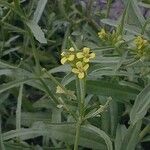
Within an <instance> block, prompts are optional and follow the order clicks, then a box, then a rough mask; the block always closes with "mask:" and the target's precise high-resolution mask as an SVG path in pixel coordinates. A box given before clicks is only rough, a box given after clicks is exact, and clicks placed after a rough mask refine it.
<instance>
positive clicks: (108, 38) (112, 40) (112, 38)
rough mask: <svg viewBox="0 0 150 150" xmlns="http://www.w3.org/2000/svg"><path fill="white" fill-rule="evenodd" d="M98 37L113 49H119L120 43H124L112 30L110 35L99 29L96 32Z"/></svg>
mask: <svg viewBox="0 0 150 150" xmlns="http://www.w3.org/2000/svg"><path fill="white" fill-rule="evenodd" d="M98 36H99V38H100V39H101V40H103V41H105V42H107V44H110V45H113V46H115V47H119V46H120V45H121V44H122V43H124V40H123V39H122V37H121V36H120V35H118V33H117V32H116V31H115V30H113V32H112V33H109V32H106V30H105V29H103V28H102V29H101V31H100V32H98Z"/></svg>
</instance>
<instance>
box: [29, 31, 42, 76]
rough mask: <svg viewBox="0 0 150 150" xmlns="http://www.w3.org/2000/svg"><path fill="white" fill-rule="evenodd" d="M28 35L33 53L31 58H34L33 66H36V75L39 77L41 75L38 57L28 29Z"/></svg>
mask: <svg viewBox="0 0 150 150" xmlns="http://www.w3.org/2000/svg"><path fill="white" fill-rule="evenodd" d="M29 34H30V40H31V45H32V52H33V56H34V59H35V64H36V71H37V74H38V75H40V73H41V69H40V68H41V67H40V62H39V58H38V55H37V53H36V47H35V41H34V38H33V35H32V33H31V31H30V29H29Z"/></svg>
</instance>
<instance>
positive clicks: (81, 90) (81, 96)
mask: <svg viewBox="0 0 150 150" xmlns="http://www.w3.org/2000/svg"><path fill="white" fill-rule="evenodd" d="M76 90H77V98H78V110H79V117H78V121H77V123H76V136H75V142H74V150H78V145H79V139H80V128H81V124H82V121H83V117H84V101H85V80H84V79H83V80H80V79H78V78H77V79H76Z"/></svg>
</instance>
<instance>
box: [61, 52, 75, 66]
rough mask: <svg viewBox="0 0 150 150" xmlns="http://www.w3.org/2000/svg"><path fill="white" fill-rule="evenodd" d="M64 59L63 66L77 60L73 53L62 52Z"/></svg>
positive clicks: (62, 60)
mask: <svg viewBox="0 0 150 150" xmlns="http://www.w3.org/2000/svg"><path fill="white" fill-rule="evenodd" d="M61 56H62V59H61V64H65V63H66V62H67V61H73V60H74V58H75V55H74V54H73V53H67V52H66V53H65V52H62V54H61Z"/></svg>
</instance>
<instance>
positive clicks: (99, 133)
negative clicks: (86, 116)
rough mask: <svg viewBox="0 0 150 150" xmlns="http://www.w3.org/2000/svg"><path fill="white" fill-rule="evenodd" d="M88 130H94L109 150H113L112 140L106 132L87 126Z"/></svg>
mask: <svg viewBox="0 0 150 150" xmlns="http://www.w3.org/2000/svg"><path fill="white" fill-rule="evenodd" d="M87 128H88V129H90V130H92V131H93V132H95V133H97V134H98V135H100V136H101V137H102V138H103V139H104V140H105V143H106V145H107V148H108V150H113V147H112V142H111V140H110V138H109V137H108V135H107V134H106V133H105V132H104V131H102V130H100V129H99V128H97V127H94V126H92V125H87Z"/></svg>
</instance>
